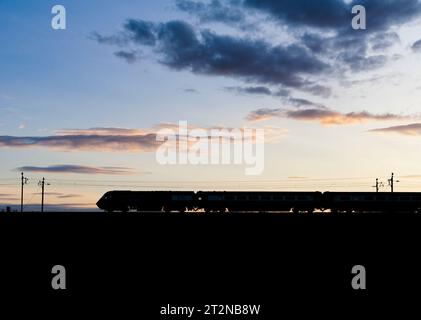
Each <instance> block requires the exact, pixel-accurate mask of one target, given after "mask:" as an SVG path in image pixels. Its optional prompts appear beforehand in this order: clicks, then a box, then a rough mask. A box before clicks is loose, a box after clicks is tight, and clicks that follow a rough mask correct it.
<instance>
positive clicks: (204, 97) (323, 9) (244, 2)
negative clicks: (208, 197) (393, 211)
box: [0, 0, 421, 208]
mask: <svg viewBox="0 0 421 320" xmlns="http://www.w3.org/2000/svg"><path fill="white" fill-rule="evenodd" d="M57 4H60V5H63V6H64V8H65V9H66V29H65V30H55V29H53V28H52V25H51V20H52V19H53V17H54V14H52V13H51V9H52V7H53V6H54V5H57ZM354 5H362V6H364V8H365V9H366V29H359V30H355V29H353V28H352V27H351V21H352V19H353V17H354V16H355V14H352V7H353V6H354ZM0 30H1V31H0V44H1V45H0V115H1V116H0V208H1V207H2V206H5V205H16V204H19V202H20V172H22V171H23V172H24V174H25V177H28V178H29V181H28V184H27V185H25V201H24V202H25V205H26V206H28V208H29V207H31V208H33V207H34V206H35V207H36V205H37V204H38V203H39V202H40V201H41V196H40V191H41V190H40V187H39V186H38V181H39V180H41V179H42V178H43V177H45V179H46V181H47V182H48V185H47V186H46V203H47V204H48V205H51V206H54V208H57V207H59V208H94V207H95V203H96V201H97V200H98V199H99V198H100V197H101V195H102V194H103V193H104V192H106V191H109V190H121V189H123V190H309V191H313V190H318V191H339V190H341V191H343V190H347V191H348V190H349V191H373V190H374V189H373V184H374V183H375V179H376V178H379V179H380V180H381V181H383V182H384V184H385V188H384V191H387V179H388V178H389V176H390V174H391V172H394V173H395V175H396V177H397V179H399V181H400V182H399V183H398V184H397V185H396V186H395V189H396V191H420V190H421V168H420V167H419V166H420V163H421V152H420V151H419V150H421V149H420V147H421V113H420V111H419V110H420V103H421V81H420V80H421V69H420V68H418V65H419V63H418V61H419V59H420V58H421V2H420V1H418V0H387V1H385V0H354V1H343V0H323V1H310V0H284V1H276V0H205V1H199V0H165V1H164V0H156V1H142V0H131V1H129V0H122V1H111V0H102V1H93V0H71V1H66V0H60V1H59V2H58V0H56V1H46V0H39V1H32V2H28V1H23V0H2V1H0ZM417 63H418V64H417ZM180 121H187V122H188V124H189V128H196V129H203V130H210V129H212V128H228V129H232V128H239V129H242V128H254V129H262V130H264V132H265V145H264V170H263V171H262V172H261V173H259V174H258V175H253V176H250V175H247V174H246V173H245V167H246V164H244V163H243V164H228V165H227V164H225V165H222V164H220V165H215V164H213V165H211V164H208V165H206V164H201V165H194V164H173V165H168V164H167V165H163V164H160V163H159V162H158V161H157V159H156V152H157V149H158V148H159V146H160V143H159V142H157V139H156V137H157V133H158V132H159V130H160V129H162V128H167V129H168V128H175V126H176V125H178V123H179V122H180Z"/></svg>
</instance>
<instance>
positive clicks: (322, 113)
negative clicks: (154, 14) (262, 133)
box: [246, 108, 410, 125]
mask: <svg viewBox="0 0 421 320" xmlns="http://www.w3.org/2000/svg"><path fill="white" fill-rule="evenodd" d="M274 117H278V118H288V119H294V120H300V121H314V122H319V123H321V124H323V125H348V124H355V123H361V122H366V121H391V120H402V119H409V118H410V117H408V116H401V115H396V114H391V113H385V114H373V113H370V112H367V111H361V112H349V113H342V112H339V111H336V110H331V109H327V108H307V109H295V110H289V109H283V108H278V109H258V110H255V111H252V112H251V113H250V114H249V115H248V116H247V117H246V119H247V120H249V121H262V120H266V119H270V118H274Z"/></svg>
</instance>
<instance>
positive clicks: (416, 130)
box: [369, 123, 421, 136]
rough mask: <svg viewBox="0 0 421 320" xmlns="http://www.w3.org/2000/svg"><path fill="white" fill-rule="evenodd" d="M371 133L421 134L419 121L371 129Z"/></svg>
mask: <svg viewBox="0 0 421 320" xmlns="http://www.w3.org/2000/svg"><path fill="white" fill-rule="evenodd" d="M369 132H373V133H396V134H400V135H405V136H421V123H412V124H407V125H401V126H393V127H387V128H380V129H373V130H370V131H369Z"/></svg>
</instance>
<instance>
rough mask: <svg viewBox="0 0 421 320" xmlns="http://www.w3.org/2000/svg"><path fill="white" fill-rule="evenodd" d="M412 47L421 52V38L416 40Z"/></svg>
mask: <svg viewBox="0 0 421 320" xmlns="http://www.w3.org/2000/svg"><path fill="white" fill-rule="evenodd" d="M411 48H412V50H413V51H414V52H421V39H420V40H418V41H416V42H415V43H414V44H413V45H412V47H411Z"/></svg>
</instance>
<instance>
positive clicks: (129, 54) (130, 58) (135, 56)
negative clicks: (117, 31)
mask: <svg viewBox="0 0 421 320" xmlns="http://www.w3.org/2000/svg"><path fill="white" fill-rule="evenodd" d="M114 55H115V56H116V57H118V58H121V59H123V60H125V61H126V62H127V63H135V62H136V61H137V60H139V53H138V52H137V51H135V50H131V51H124V50H120V51H117V52H114Z"/></svg>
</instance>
